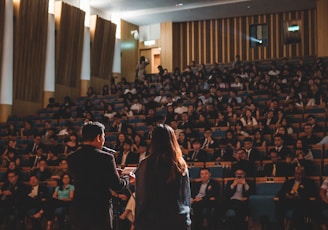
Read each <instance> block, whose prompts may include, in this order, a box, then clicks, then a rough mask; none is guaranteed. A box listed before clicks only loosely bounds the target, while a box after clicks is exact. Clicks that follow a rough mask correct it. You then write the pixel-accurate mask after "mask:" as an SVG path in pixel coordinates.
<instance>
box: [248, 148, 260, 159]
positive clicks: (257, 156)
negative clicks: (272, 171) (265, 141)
mask: <svg viewBox="0 0 328 230" xmlns="http://www.w3.org/2000/svg"><path fill="white" fill-rule="evenodd" d="M248 159H249V160H250V161H253V162H254V161H260V160H262V157H261V154H260V152H259V151H258V150H257V149H256V148H252V149H251V152H250V154H249V157H248Z"/></svg>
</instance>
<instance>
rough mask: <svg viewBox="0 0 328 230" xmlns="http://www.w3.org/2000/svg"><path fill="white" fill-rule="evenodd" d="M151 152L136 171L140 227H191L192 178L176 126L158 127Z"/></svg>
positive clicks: (181, 229) (177, 229)
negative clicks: (175, 131)
mask: <svg viewBox="0 0 328 230" xmlns="http://www.w3.org/2000/svg"><path fill="white" fill-rule="evenodd" d="M150 146H151V147H150V155H149V156H148V157H147V158H145V159H144V160H143V161H142V162H140V164H139V168H138V169H137V172H136V176H137V178H136V209H135V211H136V212H135V222H134V225H135V227H136V229H142V230H153V229H156V230H168V229H170V230H190V225H191V220H190V184H189V183H190V182H189V174H188V167H187V163H186V162H185V160H184V159H183V157H182V152H181V149H180V147H179V143H178V141H177V138H176V136H175V133H174V131H173V129H172V128H171V127H170V126H168V125H165V124H164V125H159V126H157V127H156V128H155V130H154V133H153V139H152V142H151V144H150Z"/></svg>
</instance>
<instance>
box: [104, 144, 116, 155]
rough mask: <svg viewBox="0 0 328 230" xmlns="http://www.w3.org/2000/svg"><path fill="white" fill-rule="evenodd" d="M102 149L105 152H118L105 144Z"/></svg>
mask: <svg viewBox="0 0 328 230" xmlns="http://www.w3.org/2000/svg"><path fill="white" fill-rule="evenodd" d="M102 150H103V151H105V152H108V153H113V154H114V153H116V151H115V150H114V149H111V148H108V147H106V146H103V147H102Z"/></svg>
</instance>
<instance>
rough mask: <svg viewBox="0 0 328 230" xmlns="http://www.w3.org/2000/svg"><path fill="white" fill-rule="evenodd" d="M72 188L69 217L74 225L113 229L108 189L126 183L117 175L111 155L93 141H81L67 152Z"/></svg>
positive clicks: (126, 183) (116, 188)
mask: <svg viewBox="0 0 328 230" xmlns="http://www.w3.org/2000/svg"><path fill="white" fill-rule="evenodd" d="M67 159H68V168H69V171H70V173H71V175H72V179H73V181H74V186H75V192H74V198H73V201H72V204H71V208H70V210H71V216H70V220H71V223H72V225H73V226H74V228H75V229H85V228H87V229H112V228H113V226H112V215H111V213H112V212H109V211H110V210H111V204H110V198H111V192H110V189H112V190H114V191H117V190H120V189H122V188H124V187H125V186H127V185H128V180H127V179H122V178H120V177H119V175H118V173H117V170H116V163H115V159H114V156H113V155H112V154H110V153H107V152H104V151H102V150H99V149H97V148H96V147H94V146H92V145H82V146H81V148H80V149H79V150H77V151H76V152H74V153H72V154H70V155H69V156H68V158H67Z"/></svg>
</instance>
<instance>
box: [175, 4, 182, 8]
mask: <svg viewBox="0 0 328 230" xmlns="http://www.w3.org/2000/svg"><path fill="white" fill-rule="evenodd" d="M181 6H183V3H177V4H175V7H181Z"/></svg>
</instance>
